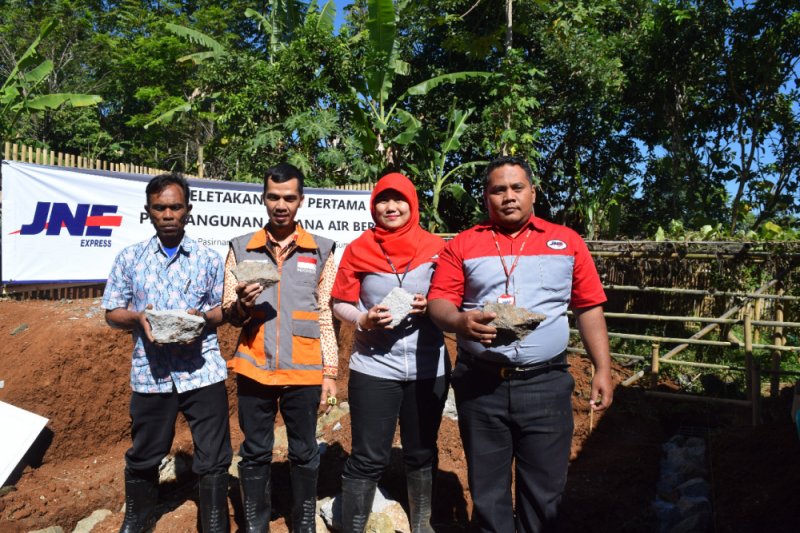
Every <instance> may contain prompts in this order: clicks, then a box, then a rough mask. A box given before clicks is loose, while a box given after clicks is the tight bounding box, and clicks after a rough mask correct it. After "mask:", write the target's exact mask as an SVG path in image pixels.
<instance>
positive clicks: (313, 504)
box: [289, 465, 319, 533]
mask: <svg viewBox="0 0 800 533" xmlns="http://www.w3.org/2000/svg"><path fill="white" fill-rule="evenodd" d="M318 471H319V469H318V468H307V467H303V466H294V465H291V466H290V468H289V477H290V478H291V480H292V533H315V532H316V531H317V472H318Z"/></svg>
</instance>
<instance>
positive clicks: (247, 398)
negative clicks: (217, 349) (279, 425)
mask: <svg viewBox="0 0 800 533" xmlns="http://www.w3.org/2000/svg"><path fill="white" fill-rule="evenodd" d="M236 383H237V386H238V389H239V393H238V396H239V427H241V428H242V431H243V432H244V442H242V446H241V448H240V449H239V455H241V456H242V462H241V463H240V465H241V466H242V467H249V466H263V465H268V464H270V463H271V462H272V447H273V445H274V444H275V416H276V415H277V414H278V409H280V412H281V416H282V417H283V421H284V423H285V424H286V435H287V437H288V441H289V461H290V462H291V464H292V465H294V466H304V467H307V468H317V467H319V446H318V445H317V436H316V434H317V410H318V409H319V399H320V396H321V394H322V387H321V386H320V385H297V386H288V387H282V386H270V385H262V384H261V383H259V382H257V381H255V380H252V379H250V378H248V377H246V376H243V375H241V374H238V375H237V376H236Z"/></svg>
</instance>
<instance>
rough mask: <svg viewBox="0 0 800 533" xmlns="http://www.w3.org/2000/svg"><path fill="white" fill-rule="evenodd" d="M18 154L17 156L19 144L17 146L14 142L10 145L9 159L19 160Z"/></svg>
mask: <svg viewBox="0 0 800 533" xmlns="http://www.w3.org/2000/svg"><path fill="white" fill-rule="evenodd" d="M18 156H19V146H17V143H14V144H13V145H12V146H11V159H12V160H13V161H19V159H17V157H18Z"/></svg>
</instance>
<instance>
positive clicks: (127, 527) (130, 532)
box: [119, 468, 158, 533]
mask: <svg viewBox="0 0 800 533" xmlns="http://www.w3.org/2000/svg"><path fill="white" fill-rule="evenodd" d="M156 501H158V470H156V469H153V470H148V471H145V472H134V471H132V470H128V469H127V468H126V469H125V518H124V519H123V520H122V526H120V528H119V533H143V532H145V531H149V530H150V529H152V527H153V526H154V525H155V523H156V520H155V516H154V511H155V507H156Z"/></svg>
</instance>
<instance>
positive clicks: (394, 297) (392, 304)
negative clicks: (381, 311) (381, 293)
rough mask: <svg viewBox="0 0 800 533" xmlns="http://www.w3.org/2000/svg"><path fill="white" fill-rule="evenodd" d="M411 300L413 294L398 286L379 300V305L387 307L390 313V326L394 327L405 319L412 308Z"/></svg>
mask: <svg viewBox="0 0 800 533" xmlns="http://www.w3.org/2000/svg"><path fill="white" fill-rule="evenodd" d="M413 301H414V295H413V294H411V293H410V292H408V291H407V290H405V289H403V288H400V287H395V288H394V289H392V290H391V292H390V293H389V294H387V295H386V296H385V297H384V298H383V300H381V305H383V306H386V307H388V308H389V314H390V315H392V321H391V322H390V323H389V325H390V326H391V327H395V326H397V325H398V324H400V322H402V321H403V320H405V318H406V317H407V316H408V314H409V313H410V312H411V310H412V309H413V308H412V307H411V303H412V302H413Z"/></svg>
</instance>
